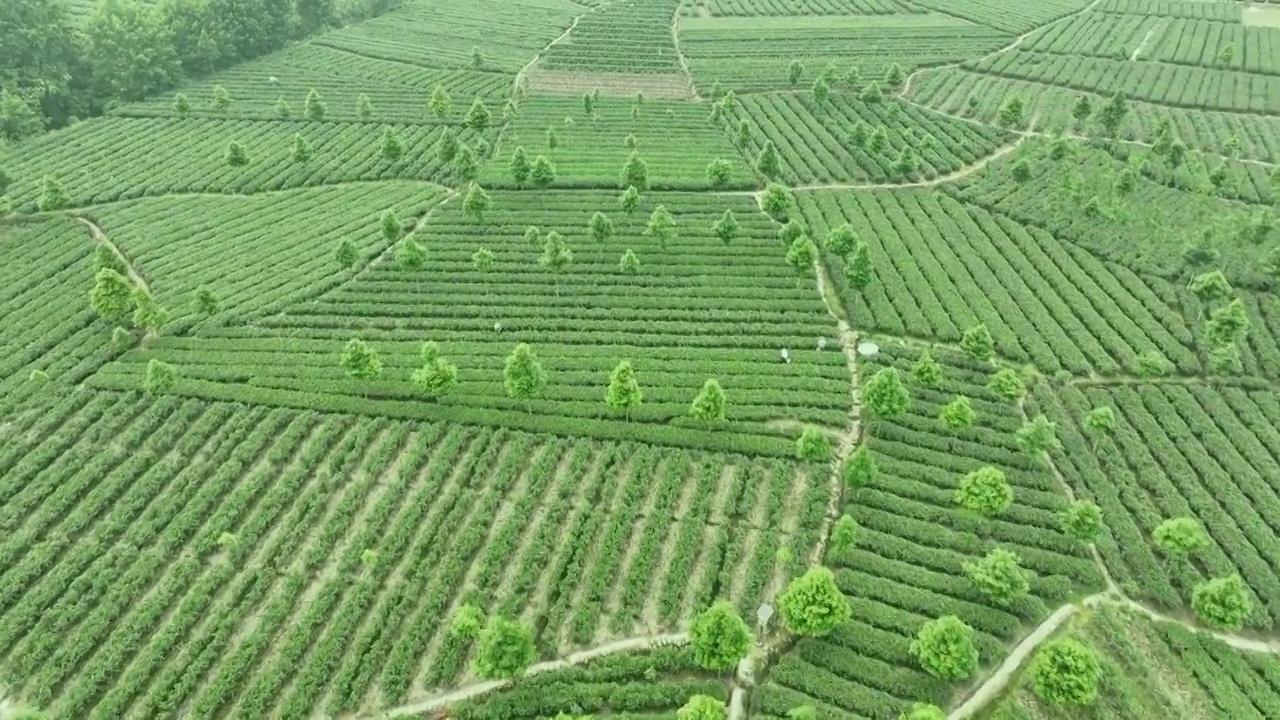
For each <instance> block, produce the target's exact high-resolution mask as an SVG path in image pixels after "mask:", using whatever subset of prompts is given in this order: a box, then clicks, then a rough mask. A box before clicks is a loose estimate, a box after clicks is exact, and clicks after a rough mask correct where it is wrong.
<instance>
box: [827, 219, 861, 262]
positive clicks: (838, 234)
mask: <svg viewBox="0 0 1280 720" xmlns="http://www.w3.org/2000/svg"><path fill="white" fill-rule="evenodd" d="M858 242H859V240H858V234H857V233H856V232H854V231H853V226H852V225H850V224H849V223H843V224H841V225H838V226H837V227H835V228H833V229H832V230H831V232H829V233H827V237H826V239H825V240H824V241H823V242H822V245H823V247H825V248H826V249H827V252H829V253H831V254H833V255H835V256H837V257H846V256H848V255H849V253H851V252H853V248H854V247H855V246H856V245H857V244H858Z"/></svg>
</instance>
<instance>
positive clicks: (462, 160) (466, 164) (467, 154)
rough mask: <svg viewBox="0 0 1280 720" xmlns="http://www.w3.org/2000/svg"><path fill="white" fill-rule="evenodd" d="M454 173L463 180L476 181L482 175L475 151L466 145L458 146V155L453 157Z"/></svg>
mask: <svg viewBox="0 0 1280 720" xmlns="http://www.w3.org/2000/svg"><path fill="white" fill-rule="evenodd" d="M453 171H454V172H456V173H457V174H458V177H460V178H462V179H463V180H474V179H475V177H476V175H478V174H479V173H480V163H479V161H477V160H476V154H475V151H473V150H472V149H471V148H469V147H467V146H466V145H460V146H458V154H457V155H454V156H453Z"/></svg>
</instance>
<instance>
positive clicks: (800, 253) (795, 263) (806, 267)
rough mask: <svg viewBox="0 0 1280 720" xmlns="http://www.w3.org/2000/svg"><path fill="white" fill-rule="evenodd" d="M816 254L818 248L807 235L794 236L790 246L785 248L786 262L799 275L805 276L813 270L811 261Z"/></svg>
mask: <svg viewBox="0 0 1280 720" xmlns="http://www.w3.org/2000/svg"><path fill="white" fill-rule="evenodd" d="M817 256H818V248H816V247H814V245H813V241H812V240H810V239H809V236H808V235H801V236H800V237H798V238H796V239H795V240H794V241H793V242H792V243H791V247H789V248H787V264H788V265H790V266H791V267H792V269H793V270H795V271H796V274H797V275H799V276H800V277H805V276H807V275H809V274H810V273H812V272H813V261H814V259H815V258H817Z"/></svg>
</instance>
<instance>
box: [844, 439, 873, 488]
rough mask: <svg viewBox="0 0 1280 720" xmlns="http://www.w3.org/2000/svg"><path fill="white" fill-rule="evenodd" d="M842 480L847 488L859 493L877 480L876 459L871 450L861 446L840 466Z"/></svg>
mask: <svg viewBox="0 0 1280 720" xmlns="http://www.w3.org/2000/svg"><path fill="white" fill-rule="evenodd" d="M840 479H841V481H842V482H844V484H845V487H847V488H849V489H850V490H853V491H854V492H857V491H858V490H861V489H862V488H864V487H866V486H868V485H870V484H871V483H872V482H874V481H875V479H876V459H875V456H874V455H872V454H871V450H870V448H868V447H867V446H865V445H862V446H859V447H858V449H857V450H854V451H853V454H852V455H850V456H849V457H847V458H845V461H844V463H842V464H841V465H840Z"/></svg>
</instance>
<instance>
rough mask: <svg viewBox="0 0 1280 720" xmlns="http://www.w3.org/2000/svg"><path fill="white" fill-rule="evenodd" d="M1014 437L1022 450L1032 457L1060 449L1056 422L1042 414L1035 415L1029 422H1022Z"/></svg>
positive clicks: (1060, 444)
mask: <svg viewBox="0 0 1280 720" xmlns="http://www.w3.org/2000/svg"><path fill="white" fill-rule="evenodd" d="M1015 437H1016V439H1017V441H1018V447H1019V448H1020V449H1021V450H1022V452H1024V453H1026V454H1027V455H1029V456H1031V457H1032V458H1038V457H1040V456H1041V455H1043V454H1044V453H1047V452H1052V451H1054V450H1061V449H1062V443H1061V442H1060V441H1059V440H1058V425H1057V423H1054V422H1052V421H1051V420H1049V418H1047V417H1045V416H1044V415H1043V414H1041V415H1037V416H1035V417H1034V418H1032V419H1031V422H1028V423H1024V424H1023V426H1022V427H1021V428H1018V432H1017V434H1016V435H1015Z"/></svg>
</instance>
